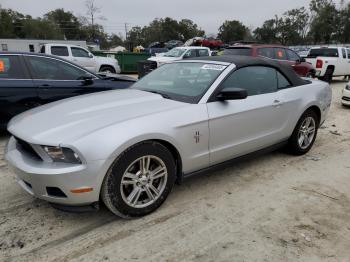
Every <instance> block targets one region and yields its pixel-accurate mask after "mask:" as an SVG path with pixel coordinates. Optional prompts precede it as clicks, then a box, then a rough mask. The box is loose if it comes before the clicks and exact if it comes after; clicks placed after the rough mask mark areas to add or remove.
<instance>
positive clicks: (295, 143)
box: [289, 110, 319, 155]
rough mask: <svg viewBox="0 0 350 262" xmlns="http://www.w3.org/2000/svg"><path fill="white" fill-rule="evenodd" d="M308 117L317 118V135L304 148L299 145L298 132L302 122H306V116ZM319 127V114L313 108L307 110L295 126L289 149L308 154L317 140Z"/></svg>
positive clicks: (292, 151)
mask: <svg viewBox="0 0 350 262" xmlns="http://www.w3.org/2000/svg"><path fill="white" fill-rule="evenodd" d="M307 117H312V118H313V119H314V120H315V123H316V127H315V129H316V130H315V135H314V138H313V140H312V142H311V144H310V145H309V146H308V147H307V148H305V149H302V148H301V147H300V146H299V142H298V133H299V129H300V126H301V125H302V123H303V122H304V120H305V118H307ZM318 128H319V119H318V116H317V114H316V113H315V112H314V111H312V110H308V111H306V112H305V113H304V114H303V115H302V116H301V117H300V119H299V121H298V123H297V125H296V126H295V129H294V131H293V134H292V136H291V137H290V139H289V149H290V151H291V153H293V154H295V155H303V154H306V153H307V152H309V151H310V149H311V148H312V146H313V145H314V143H315V140H316V137H317V133H318Z"/></svg>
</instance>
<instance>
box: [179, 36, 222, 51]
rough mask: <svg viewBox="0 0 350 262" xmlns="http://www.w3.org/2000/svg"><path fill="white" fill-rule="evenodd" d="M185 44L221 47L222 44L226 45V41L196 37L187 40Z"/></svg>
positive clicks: (213, 47)
mask: <svg viewBox="0 0 350 262" xmlns="http://www.w3.org/2000/svg"><path fill="white" fill-rule="evenodd" d="M184 45H185V46H205V47H209V48H210V49H219V48H221V47H222V46H224V43H223V42H222V41H221V40H219V39H214V38H204V37H195V38H192V39H189V40H187V41H186V43H185V44H184Z"/></svg>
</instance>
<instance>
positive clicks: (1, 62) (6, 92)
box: [0, 55, 38, 126]
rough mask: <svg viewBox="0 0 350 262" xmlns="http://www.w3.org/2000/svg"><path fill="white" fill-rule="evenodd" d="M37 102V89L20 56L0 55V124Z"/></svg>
mask: <svg viewBox="0 0 350 262" xmlns="http://www.w3.org/2000/svg"><path fill="white" fill-rule="evenodd" d="M37 104H38V97H37V91H36V88H35V87H34V85H33V81H32V79H31V78H30V75H29V73H28V71H27V70H26V67H25V65H24V63H23V58H22V56H21V55H0V125H2V126H4V125H5V124H6V123H7V122H8V121H9V120H10V119H11V118H12V117H13V116H15V115H17V114H19V113H22V112H24V111H26V110H28V109H31V108H33V107H35V106H36V105H37Z"/></svg>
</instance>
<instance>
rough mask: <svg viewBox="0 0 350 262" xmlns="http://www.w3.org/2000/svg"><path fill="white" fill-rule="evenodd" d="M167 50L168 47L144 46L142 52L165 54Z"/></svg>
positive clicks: (153, 54)
mask: <svg viewBox="0 0 350 262" xmlns="http://www.w3.org/2000/svg"><path fill="white" fill-rule="evenodd" d="M168 51H169V49H168V48H145V49H144V52H146V53H149V54H151V56H157V55H159V54H165V53H167V52H168Z"/></svg>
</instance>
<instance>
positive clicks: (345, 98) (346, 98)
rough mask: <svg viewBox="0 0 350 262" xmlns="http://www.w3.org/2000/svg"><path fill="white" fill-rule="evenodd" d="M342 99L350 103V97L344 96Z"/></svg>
mask: <svg viewBox="0 0 350 262" xmlns="http://www.w3.org/2000/svg"><path fill="white" fill-rule="evenodd" d="M342 99H343V100H345V101H350V97H346V96H343V97H342Z"/></svg>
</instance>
